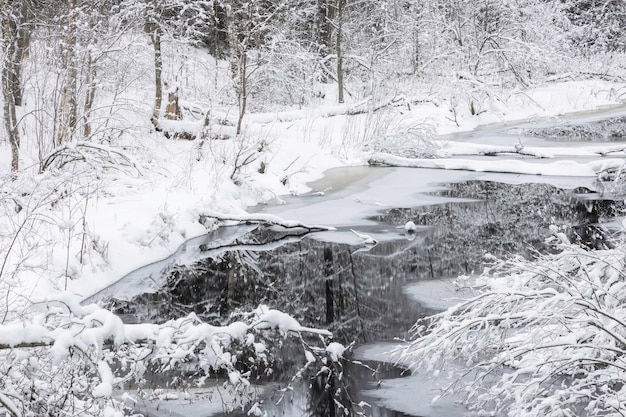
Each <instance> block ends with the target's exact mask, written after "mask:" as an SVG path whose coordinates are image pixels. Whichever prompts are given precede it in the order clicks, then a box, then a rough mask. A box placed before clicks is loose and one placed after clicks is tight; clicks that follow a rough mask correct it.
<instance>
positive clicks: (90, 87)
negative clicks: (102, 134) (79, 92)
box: [83, 52, 96, 139]
mask: <svg viewBox="0 0 626 417" xmlns="http://www.w3.org/2000/svg"><path fill="white" fill-rule="evenodd" d="M86 77H87V79H86V84H87V92H86V93H85V108H84V112H83V136H84V137H85V139H89V137H90V136H91V124H90V123H89V117H90V113H91V109H92V108H93V103H94V101H95V98H96V67H95V66H94V63H93V60H92V58H91V52H87V75H86Z"/></svg>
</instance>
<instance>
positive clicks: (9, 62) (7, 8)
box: [1, 0, 23, 172]
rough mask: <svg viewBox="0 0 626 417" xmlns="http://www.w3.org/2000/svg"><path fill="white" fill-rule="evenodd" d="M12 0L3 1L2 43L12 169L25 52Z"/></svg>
mask: <svg viewBox="0 0 626 417" xmlns="http://www.w3.org/2000/svg"><path fill="white" fill-rule="evenodd" d="M10 3H11V0H4V1H3V2H2V12H1V13H2V36H3V39H2V43H3V45H4V65H3V66H2V96H3V99H4V106H3V117H4V126H5V130H6V133H7V136H8V138H9V143H10V145H11V170H12V171H13V172H16V171H17V170H18V169H19V157H20V136H19V131H18V129H17V110H16V106H17V105H18V104H17V103H16V98H18V99H19V101H20V103H21V85H20V66H21V61H20V59H21V58H22V56H23V54H22V53H20V49H19V42H18V27H19V23H20V22H19V21H16V18H17V20H19V17H18V16H16V14H15V10H12V8H11V4H10Z"/></svg>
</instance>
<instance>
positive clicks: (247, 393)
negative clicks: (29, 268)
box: [0, 294, 343, 417]
mask: <svg viewBox="0 0 626 417" xmlns="http://www.w3.org/2000/svg"><path fill="white" fill-rule="evenodd" d="M79 302H80V299H79V298H78V297H76V296H72V295H68V294H59V295H56V296H54V297H51V298H50V299H47V300H41V302H39V303H34V304H33V305H32V306H31V310H33V311H34V313H32V314H29V315H30V319H28V320H21V321H14V322H7V323H3V324H1V325H0V373H1V374H2V376H3V377H2V379H0V412H2V411H5V412H6V413H7V415H8V416H11V417H21V416H42V415H67V416H78V415H81V416H102V415H110V416H121V415H123V413H124V412H125V411H124V410H125V406H124V403H123V401H121V398H122V392H121V391H119V389H120V388H122V387H123V386H124V384H126V383H128V382H131V381H132V382H133V383H135V384H138V386H141V384H142V382H143V381H144V379H145V376H146V373H147V371H148V370H150V371H151V372H158V373H161V372H169V371H178V372H184V373H185V374H186V375H189V385H191V384H199V386H202V383H203V382H204V381H205V380H206V379H207V378H210V377H214V376H216V375H222V376H224V380H225V381H226V382H225V385H230V387H231V389H232V390H233V391H234V393H235V394H236V397H235V398H237V401H239V403H240V404H246V403H248V402H251V403H254V401H253V400H254V397H255V393H254V390H253V388H252V386H251V379H252V378H255V377H257V376H259V375H260V374H263V373H264V372H269V371H268V370H269V369H271V368H269V367H268V365H270V364H271V359H272V358H271V355H270V353H269V347H270V346H271V345H272V344H273V343H277V342H275V341H274V340H278V341H281V340H283V339H284V338H286V337H288V336H289V335H297V336H300V335H301V334H302V333H308V334H312V335H314V336H319V337H318V338H317V340H318V341H319V345H320V346H313V345H311V344H310V342H311V340H310V339H311V338H308V339H309V340H307V343H306V344H305V343H304V341H303V342H302V345H303V349H304V353H303V357H305V358H306V360H307V363H306V365H305V367H309V366H312V365H313V364H314V363H315V362H317V361H318V360H320V361H321V363H322V364H323V365H324V366H325V364H326V361H323V358H325V357H326V356H327V353H328V352H327V351H328V349H331V348H332V352H338V351H340V350H341V349H343V348H342V347H341V346H340V345H338V344H336V343H331V344H330V345H329V347H326V346H325V345H324V343H323V339H324V338H325V337H327V336H330V333H329V332H327V331H325V330H318V329H312V328H307V327H303V326H301V325H300V324H299V323H298V322H297V321H296V320H295V319H293V318H292V317H291V316H289V315H287V314H285V313H282V312H280V311H277V310H271V309H269V308H267V307H265V306H261V307H259V308H258V309H256V310H255V311H253V312H251V313H250V314H249V315H248V316H247V317H246V318H245V320H241V321H235V322H232V323H230V324H228V325H225V326H212V325H210V324H208V323H205V322H202V321H201V320H200V319H199V318H198V317H197V316H196V315H195V314H193V313H191V314H190V315H188V316H186V317H182V318H179V319H175V320H169V321H167V322H165V323H163V324H147V323H146V324H125V323H123V322H122V320H121V319H120V318H119V317H118V316H116V315H114V314H113V313H111V312H110V311H108V310H106V309H103V308H101V307H98V306H96V305H94V304H91V305H86V306H83V305H81V304H80V303H79ZM341 351H342V352H343V350H341ZM311 352H314V353H315V355H314V354H313V353H311ZM242 398H243V399H244V401H241V400H240V399H242ZM253 407H255V406H254V405H253Z"/></svg>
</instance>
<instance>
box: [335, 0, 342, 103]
mask: <svg viewBox="0 0 626 417" xmlns="http://www.w3.org/2000/svg"><path fill="white" fill-rule="evenodd" d="M343 6H344V0H337V16H336V17H337V20H336V25H337V40H336V44H335V49H336V51H337V88H338V89H339V91H338V94H337V101H338V102H339V103H343V101H344V99H343V54H342V51H341V46H342V45H341V35H342V33H341V29H342V27H341V26H342V20H343Z"/></svg>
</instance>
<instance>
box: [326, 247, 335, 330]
mask: <svg viewBox="0 0 626 417" xmlns="http://www.w3.org/2000/svg"><path fill="white" fill-rule="evenodd" d="M333 275H334V272H333V251H332V249H331V248H330V247H325V248H324V276H325V277H326V279H325V281H324V287H325V290H326V291H325V292H326V324H331V323H333V322H334V321H335V294H334V288H333V287H334V285H333V281H334V277H333Z"/></svg>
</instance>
